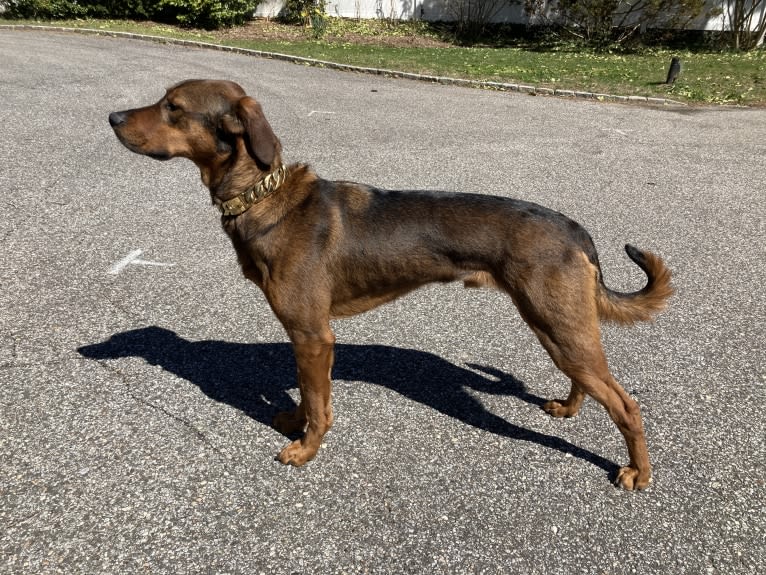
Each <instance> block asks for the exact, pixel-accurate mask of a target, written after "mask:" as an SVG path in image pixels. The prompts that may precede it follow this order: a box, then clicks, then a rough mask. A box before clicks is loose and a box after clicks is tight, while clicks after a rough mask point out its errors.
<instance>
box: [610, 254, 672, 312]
mask: <svg viewBox="0 0 766 575" xmlns="http://www.w3.org/2000/svg"><path fill="white" fill-rule="evenodd" d="M625 252H626V253H627V254H628V257H629V258H630V259H631V260H633V261H634V262H635V263H636V265H638V267H640V268H641V269H642V270H644V273H645V274H646V277H647V278H648V280H649V281H648V282H647V284H646V286H645V287H644V288H643V289H641V290H639V291H636V292H633V293H620V292H616V291H612V290H610V289H609V288H608V287H606V286H605V285H604V281H603V279H601V276H600V274H599V282H600V285H599V287H598V291H597V293H596V302H597V305H598V315H599V317H600V318H601V319H603V320H606V321H615V322H617V323H622V324H632V323H635V322H637V321H650V320H652V319H654V316H655V314H657V313H659V312H661V311H662V310H663V309H665V306H666V305H667V300H668V298H669V297H670V296H671V295H672V294H673V287H672V286H671V285H670V278H671V273H670V270H669V269H668V268H667V266H666V265H665V263H664V262H663V261H662V258H660V257H659V256H656V255H654V254H653V253H651V252H643V251H641V250H639V249H638V248H635V247H633V246H631V245H630V244H626V245H625Z"/></svg>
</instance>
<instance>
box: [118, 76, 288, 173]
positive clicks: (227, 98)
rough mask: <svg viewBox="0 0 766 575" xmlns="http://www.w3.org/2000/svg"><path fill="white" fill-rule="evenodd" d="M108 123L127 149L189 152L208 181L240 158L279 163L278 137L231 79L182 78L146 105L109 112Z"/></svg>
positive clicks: (270, 165) (165, 155)
mask: <svg viewBox="0 0 766 575" xmlns="http://www.w3.org/2000/svg"><path fill="white" fill-rule="evenodd" d="M109 123H110V124H111V126H112V128H113V129H114V132H115V134H116V135H117V137H118V138H119V139H120V141H121V142H122V143H123V144H124V145H125V146H126V147H127V148H128V149H129V150H131V151H133V152H136V153H138V154H144V155H146V156H150V157H152V158H155V159H158V160H168V159H170V158H175V157H183V158H189V159H190V160H192V161H193V162H194V163H195V164H197V166H198V167H199V168H200V170H201V172H202V178H203V180H204V181H205V184H206V185H208V186H210V185H214V184H215V182H216V180H218V179H219V178H218V177H217V176H219V175H220V172H222V171H231V170H232V169H233V168H234V166H235V165H236V164H237V163H240V162H243V161H246V162H249V163H251V164H252V163H253V162H254V163H255V165H256V167H257V169H258V170H259V171H261V172H270V171H272V170H273V169H275V168H276V167H278V166H279V165H280V164H281V157H280V154H281V145H280V143H279V139H278V138H277V137H276V136H275V135H274V132H273V131H272V129H271V126H270V125H269V123H268V122H267V121H266V118H265V117H264V115H263V111H262V110H261V106H260V104H258V102H257V101H256V100H255V99H253V98H251V97H249V96H247V95H246V94H245V91H244V90H243V89H242V88H241V87H240V86H239V85H237V84H235V83H234V82H229V81H224V80H187V81H185V82H181V83H180V84H177V85H175V86H173V87H172V88H170V89H168V90H167V92H166V93H165V96H164V97H163V98H162V99H161V100H160V101H159V102H157V103H155V104H152V105H151V106H146V107H144V108H136V109H133V110H125V111H122V112H112V113H111V114H109Z"/></svg>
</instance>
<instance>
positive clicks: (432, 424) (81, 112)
mask: <svg viewBox="0 0 766 575" xmlns="http://www.w3.org/2000/svg"><path fill="white" fill-rule="evenodd" d="M691 72H692V71H689V70H687V71H686V73H691ZM186 78H226V79H231V80H234V81H236V82H239V83H240V84H241V85H242V86H244V87H245V88H246V90H247V91H248V92H249V93H250V94H251V95H253V96H255V97H256V98H258V100H259V101H260V102H261V104H262V106H263V109H264V111H265V113H266V115H267V117H268V119H269V121H270V122H271V125H272V127H273V128H274V130H275V132H276V133H277V134H278V135H279V136H280V138H281V140H282V143H283V145H284V156H285V159H286V160H287V161H306V162H310V163H311V164H313V165H314V167H315V168H316V170H317V171H318V172H319V173H320V174H321V175H322V176H325V177H328V178H339V179H349V180H356V181H362V182H366V183H371V184H374V185H378V186H382V187H389V188H405V189H443V190H450V191H472V192H477V193H485V194H496V195H504V196H510V197H517V198H522V199H525V200H531V201H535V202H538V203H542V204H545V205H547V206H549V207H552V208H554V209H557V210H559V211H562V212H564V213H566V214H567V215H569V216H571V217H573V218H574V219H576V220H578V221H580V222H581V223H582V224H583V225H584V226H585V227H586V228H587V229H588V230H589V231H590V232H591V235H592V236H593V238H594V240H595V242H596V245H597V247H598V249H599V253H600V258H601V264H602V268H603V270H604V274H605V278H606V281H607V283H608V284H609V285H610V286H611V287H613V288H616V289H621V290H634V289H637V288H639V287H640V286H641V282H642V281H643V276H642V274H641V273H640V271H639V270H638V268H636V266H634V265H633V264H632V263H631V262H630V261H629V260H628V259H627V258H626V257H625V254H624V252H623V248H622V246H623V245H624V244H625V243H628V242H630V243H632V244H635V245H637V246H639V247H641V248H646V249H651V250H653V251H656V252H657V253H659V254H661V255H662V256H663V257H664V258H665V259H666V261H667V263H668V264H669V265H670V267H671V268H672V269H673V271H674V274H675V276H674V277H675V287H676V290H677V293H676V295H675V296H674V297H673V299H672V300H671V304H670V307H669V309H668V310H667V311H666V312H665V313H664V314H663V315H662V316H661V317H660V318H659V320H658V321H657V322H655V323H654V324H646V325H641V326H638V327H635V328H623V327H617V326H605V327H604V334H603V335H604V344H605V347H606V350H607V355H608V356H609V359H610V365H611V368H612V370H613V373H614V374H615V376H616V377H617V379H618V380H620V381H621V382H622V384H623V385H624V386H625V388H626V389H627V390H628V391H629V393H631V395H633V396H634V397H635V398H636V399H637V400H638V401H639V403H640V405H641V408H642V413H643V416H644V422H645V427H646V432H647V440H648V445H649V451H650V455H651V458H652V463H653V465H654V482H653V483H652V485H651V486H650V488H649V489H647V490H646V491H644V492H640V493H628V492H624V491H622V490H620V489H618V488H616V487H614V486H613V485H612V484H611V483H610V478H611V477H613V475H614V472H615V470H616V468H617V466H618V465H621V464H624V463H625V462H626V460H627V453H626V450H625V445H624V442H623V440H622V437H621V436H620V434H619V432H618V431H617V429H616V427H615V426H614V425H613V424H612V423H611V421H610V420H609V418H608V416H607V414H606V413H605V412H604V410H603V409H602V408H600V407H599V406H598V405H597V404H596V403H595V402H594V401H592V400H588V401H586V403H585V405H584V407H583V409H582V411H581V413H580V415H578V416H577V417H576V418H572V419H568V420H564V421H560V420H554V419H552V418H550V417H549V416H547V415H546V414H545V413H544V412H543V411H542V410H541V408H540V405H541V403H542V402H543V401H544V400H545V399H548V398H552V397H560V396H562V395H564V394H565V393H566V392H567V390H568V382H567V381H566V380H565V378H564V377H563V375H561V374H560V373H559V372H557V370H556V369H555V368H554V367H553V365H552V363H551V362H550V360H549V358H548V357H547V356H546V354H545V353H544V351H543V350H542V348H541V347H540V345H539V344H538V343H537V341H536V340H535V339H534V337H533V336H532V334H531V333H530V332H529V330H528V329H527V328H526V326H525V325H524V324H523V322H522V321H521V320H520V319H519V317H518V314H517V313H516V310H515V309H514V308H513V305H512V304H511V302H510V301H509V300H508V298H507V297H504V296H503V295H502V294H499V293H497V292H493V291H488V290H487V291H484V290H464V289H462V287H461V286H459V285H439V286H431V287H427V288H425V289H423V290H421V291H419V292H416V293H415V294H412V295H410V296H408V297H406V298H403V299H401V300H399V301H397V302H394V303H392V304H389V305H387V306H384V307H381V308H378V309H376V310H374V311H372V312H369V313H367V314H365V315H362V316H358V317H356V318H353V319H348V320H343V321H338V322H335V323H334V324H333V327H334V329H335V332H336V335H337V339H338V349H337V361H336V367H335V370H334V390H333V394H334V407H335V414H336V422H335V426H334V428H333V429H332V431H331V432H330V433H328V435H327V436H326V438H325V444H324V446H323V448H322V449H321V450H320V452H319V455H318V457H317V459H316V460H314V461H312V462H311V463H309V464H308V465H307V466H305V467H303V468H292V467H285V466H283V465H281V464H279V463H278V462H277V461H275V459H274V457H275V455H276V453H277V452H278V451H279V450H280V449H281V447H282V446H284V445H285V443H286V442H287V441H288V440H287V438H285V437H284V436H282V435H281V434H279V433H278V432H276V431H275V430H274V429H272V428H271V427H270V425H269V422H270V420H271V417H272V415H273V414H274V413H275V412H276V411H277V410H280V409H285V408H288V407H290V406H291V405H292V404H293V402H294V401H295V399H296V398H297V390H296V389H295V382H294V369H295V367H294V362H293V360H292V357H291V353H290V349H289V346H288V345H287V343H286V337H285V335H284V332H283V330H282V328H281V326H280V325H279V323H278V322H277V321H276V319H274V317H273V316H272V314H271V313H270V311H269V308H268V305H267V304H266V302H265V300H264V298H263V296H262V295H261V294H260V292H259V291H258V290H257V288H256V287H255V286H253V285H251V284H249V283H248V282H247V281H246V280H245V279H244V278H243V277H242V276H241V274H240V273H239V270H238V266H237V263H236V259H235V256H234V253H233V250H232V249H231V247H230V245H229V243H228V240H227V238H226V237H225V236H224V233H223V232H222V231H221V229H220V224H219V221H218V214H217V212H216V211H215V210H214V208H213V207H211V205H210V200H209V195H208V193H207V191H206V190H205V189H204V188H203V186H202V184H201V182H200V181H199V174H198V173H197V171H196V168H195V167H194V166H193V164H191V163H190V162H188V161H185V160H174V161H171V162H156V161H153V160H150V159H148V158H145V157H140V156H138V155H135V154H132V153H130V152H128V151H127V150H126V149H125V148H123V147H122V146H121V145H120V144H119V143H118V142H117V140H116V138H115V137H114V135H113V133H112V131H111V129H110V128H109V124H108V122H107V116H108V114H109V112H111V111H114V110H122V109H125V108H129V107H135V106H137V105H143V104H147V103H150V102H153V101H155V100H156V99H158V98H159V97H160V96H161V95H162V94H163V93H164V89H165V88H166V87H168V86H170V85H172V84H174V83H176V82H177V81H180V80H182V79H186ZM764 157H766V111H764V110H750V109H734V108H692V107H670V106H664V107H647V106H629V105H619V104H603V103H598V102H586V101H580V100H568V99H558V98H550V97H542V96H529V95H525V94H519V93H500V92H492V91H483V90H475V89H467V88H460V87H454V86H442V85H438V84H428V83H420V82H414V81H408V80H402V79H392V78H385V77H381V76H372V75H363V74H354V73H348V72H338V71H334V70H327V69H321V68H311V67H306V66H298V65H294V64H289V63H286V62H280V61H276V60H269V59H262V58H254V57H249V56H245V55H240V54H230V53H224V52H219V51H213V50H205V49H196V48H189V47H179V46H174V45H163V44H157V43H148V42H141V41H136V40H127V39H121V38H108V37H95V36H83V35H78V34H66V33H54V32H40V31H36V32H32V31H11V30H0V190H2V196H3V200H2V201H0V573H25V574H26V573H35V574H44V573H67V574H70V573H89V574H90V573H121V574H123V573H173V574H175V573H215V574H224V573H230V574H235V573H237V574H238V573H241V574H259V573H264V574H269V575H270V574H283V573H284V574H294V573H300V574H303V573H305V574H341V573H346V574H357V573H375V574H389V573H390V574H399V573H428V574H440V573H444V574H474V573H477V574H478V573H483V574H495V573H512V574H515V573H519V574H566V575H570V574H573V573H583V574H594V575H620V574H632V573H637V574H647V573H669V574H676V573H678V574H681V573H683V574H690V575H691V574H694V575H697V574H718V573H720V574H756V573H763V572H764V571H765V570H766V563H765V562H766V559H764V558H765V557H766V543H765V541H766V491H765V490H766V486H765V485H764V472H765V471H766V470H765V469H764V462H765V461H766V446H765V440H766V429H765V427H766V426H765V425H764V422H765V420H766V418H765V416H764V413H765V412H766V400H765V399H764V395H765V394H764V388H765V387H766V368H765V367H764V347H765V345H764V344H765V343H766V335H765V334H764V320H765V319H766V304H765V303H764V302H765V300H764V280H766V277H765V274H764V270H765V269H766V247H765V246H766V241H765V240H766V228H765V226H764V216H765V215H766V193H765V192H766V171H764V169H763V159H764Z"/></svg>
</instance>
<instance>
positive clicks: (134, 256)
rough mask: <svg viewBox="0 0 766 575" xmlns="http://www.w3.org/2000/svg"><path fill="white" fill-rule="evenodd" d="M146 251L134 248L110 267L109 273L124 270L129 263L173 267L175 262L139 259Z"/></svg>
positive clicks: (114, 273)
mask: <svg viewBox="0 0 766 575" xmlns="http://www.w3.org/2000/svg"><path fill="white" fill-rule="evenodd" d="M142 253H144V252H143V251H141V250H133V251H132V252H130V253H129V254H128V255H126V256H125V257H124V258H122V259H121V260H120V261H118V262H117V263H116V264H114V265H113V266H112V267H111V268H109V271H108V272H107V273H109V274H112V275H117V274H118V273H120V272H121V271H122V270H124V269H125V268H126V267H127V266H129V265H136V266H161V267H171V266H174V265H175V264H167V263H162V262H150V261H147V260H141V259H138V258H139V256H140V255H141V254H142Z"/></svg>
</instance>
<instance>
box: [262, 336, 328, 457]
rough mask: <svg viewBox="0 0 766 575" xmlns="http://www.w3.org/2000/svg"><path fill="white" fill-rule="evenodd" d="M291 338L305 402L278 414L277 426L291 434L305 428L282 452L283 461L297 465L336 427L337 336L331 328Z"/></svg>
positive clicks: (302, 401)
mask: <svg viewBox="0 0 766 575" xmlns="http://www.w3.org/2000/svg"><path fill="white" fill-rule="evenodd" d="M290 339H292V342H293V351H294V353H295V360H296V363H297V364H298V385H299V387H300V392H301V402H300V404H299V405H298V407H297V408H296V409H295V411H294V412H288V413H282V414H279V415H277V417H276V418H275V419H274V426H275V427H276V428H277V429H278V430H279V431H281V432H283V433H287V434H289V433H295V432H297V431H301V430H302V429H304V428H305V430H306V432H305V433H304V435H303V437H301V438H300V439H298V440H296V441H293V442H292V443H291V444H290V445H288V446H287V447H285V448H284V449H283V450H282V452H281V453H280V454H279V461H281V462H282V463H290V464H292V465H296V466H297V465H303V464H304V463H306V462H307V461H310V460H311V459H313V458H314V456H315V455H316V452H317V450H318V449H319V446H320V445H321V444H322V438H323V437H324V434H325V433H327V430H329V429H330V427H331V426H332V419H333V416H332V405H331V402H330V390H331V384H330V372H331V370H332V364H333V346H334V343H335V337H334V336H333V334H332V332H331V331H330V328H329V327H328V328H326V331H323V332H322V333H321V334H314V333H306V332H300V331H295V332H291V333H290Z"/></svg>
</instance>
